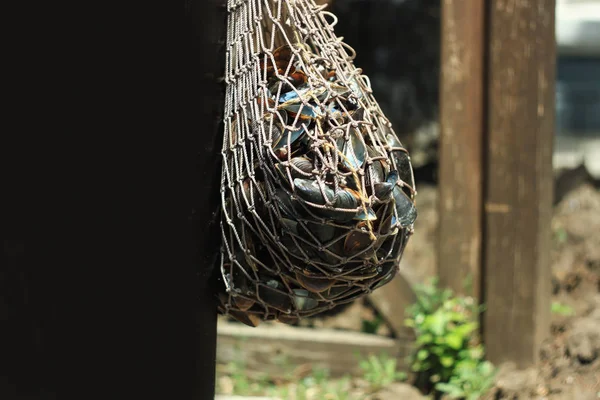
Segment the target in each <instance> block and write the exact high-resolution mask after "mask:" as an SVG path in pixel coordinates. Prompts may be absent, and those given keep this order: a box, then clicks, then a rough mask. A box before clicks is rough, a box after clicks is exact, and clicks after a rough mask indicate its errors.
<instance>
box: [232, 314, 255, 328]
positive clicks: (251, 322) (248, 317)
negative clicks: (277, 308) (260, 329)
mask: <svg viewBox="0 0 600 400" xmlns="http://www.w3.org/2000/svg"><path fill="white" fill-rule="evenodd" d="M227 314H228V315H230V316H232V317H233V318H235V319H236V320H238V321H239V322H241V323H243V324H246V325H248V326H251V327H252V328H256V327H257V326H258V325H260V322H261V321H262V318H261V317H260V316H259V314H257V313H252V312H248V311H236V310H228V311H227Z"/></svg>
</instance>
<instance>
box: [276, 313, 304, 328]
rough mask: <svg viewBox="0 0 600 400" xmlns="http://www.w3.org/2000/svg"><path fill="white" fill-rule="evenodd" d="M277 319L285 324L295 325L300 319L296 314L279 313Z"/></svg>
mask: <svg viewBox="0 0 600 400" xmlns="http://www.w3.org/2000/svg"><path fill="white" fill-rule="evenodd" d="M277 320H278V321H279V322H283V323H284V324H288V325H295V324H296V323H298V321H299V320H300V319H299V318H298V317H297V316H295V315H289V314H284V313H279V315H278V316H277Z"/></svg>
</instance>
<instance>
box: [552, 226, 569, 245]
mask: <svg viewBox="0 0 600 400" xmlns="http://www.w3.org/2000/svg"><path fill="white" fill-rule="evenodd" d="M568 238H569V234H568V233H567V230H566V229H565V228H562V227H559V228H557V229H556V230H555V231H554V240H555V241H556V242H557V243H559V244H563V243H565V242H566V241H567V239H568Z"/></svg>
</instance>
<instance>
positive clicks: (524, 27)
mask: <svg viewBox="0 0 600 400" xmlns="http://www.w3.org/2000/svg"><path fill="white" fill-rule="evenodd" d="M489 4H490V8H489V10H488V18H489V21H488V24H489V27H488V29H489V32H488V39H487V44H486V47H487V56H488V60H487V85H488V93H487V96H486V99H487V127H486V128H487V132H486V134H487V136H486V139H487V140H486V145H485V152H486V159H485V164H486V171H485V175H484V182H485V186H484V201H485V203H484V204H485V206H484V207H485V210H484V213H485V217H484V218H485V221H484V226H485V228H484V245H483V251H484V253H483V254H484V258H483V259H484V278H485V279H484V286H483V289H484V291H485V299H484V300H485V303H486V308H487V311H486V313H485V315H484V320H483V322H484V325H483V329H484V340H485V343H486V348H487V353H488V356H489V358H490V359H491V360H492V361H493V362H496V363H500V362H503V361H514V362H516V363H517V365H518V366H520V367H526V366H529V365H531V364H533V363H535V362H536V361H537V359H538V354H539V348H540V344H541V343H542V340H543V339H544V338H545V337H546V335H548V334H549V327H550V263H549V261H550V260H549V253H550V220H551V217H552V214H551V211H552V180H553V176H552V149H553V139H554V82H555V62H556V61H555V60H556V45H555V34H554V30H555V28H554V21H555V2H554V1H553V0H530V1H517V2H512V1H503V0H493V1H491V2H490V3H489Z"/></svg>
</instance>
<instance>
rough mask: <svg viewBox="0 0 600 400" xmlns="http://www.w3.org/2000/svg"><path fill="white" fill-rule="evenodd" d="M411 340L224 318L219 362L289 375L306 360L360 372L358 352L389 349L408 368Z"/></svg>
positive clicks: (333, 372) (334, 370) (339, 371)
mask: <svg viewBox="0 0 600 400" xmlns="http://www.w3.org/2000/svg"><path fill="white" fill-rule="evenodd" d="M411 345H412V341H409V340H394V339H390V338H385V337H381V336H376V335H368V334H363V333H358V332H347V331H337V330H331V329H318V330H317V329H310V328H296V327H287V326H281V325H279V324H264V325H260V326H258V327H256V328H251V327H248V326H244V325H241V324H234V323H228V322H224V321H220V322H219V326H218V345H217V362H218V363H219V364H224V363H229V362H233V361H242V362H244V363H245V365H246V368H247V372H248V373H250V374H252V373H267V374H269V376H270V377H272V378H276V377H284V376H285V375H286V374H288V373H289V372H290V371H291V370H293V369H296V368H300V367H301V366H306V365H309V366H313V367H326V368H329V370H330V372H331V375H332V376H336V377H339V376H342V375H344V374H346V373H349V374H353V375H356V374H359V373H360V368H359V366H358V359H357V357H356V353H358V354H360V356H362V357H364V356H367V355H368V354H381V353H386V354H388V355H389V356H392V357H394V356H395V357H397V358H398V365H399V368H400V369H401V370H407V367H406V365H405V364H404V358H405V357H406V356H407V355H408V354H409V352H410V350H411Z"/></svg>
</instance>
